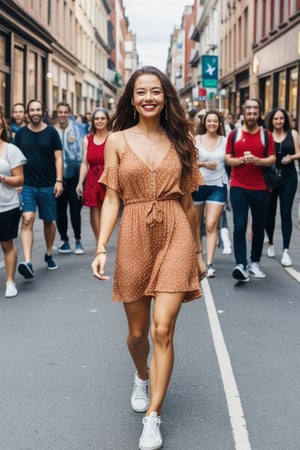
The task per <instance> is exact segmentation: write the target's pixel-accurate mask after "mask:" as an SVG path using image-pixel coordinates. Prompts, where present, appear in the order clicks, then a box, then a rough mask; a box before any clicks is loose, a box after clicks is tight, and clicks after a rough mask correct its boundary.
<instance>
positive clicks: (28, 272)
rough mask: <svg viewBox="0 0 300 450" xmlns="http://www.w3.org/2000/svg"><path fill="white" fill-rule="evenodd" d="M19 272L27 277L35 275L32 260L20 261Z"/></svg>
mask: <svg viewBox="0 0 300 450" xmlns="http://www.w3.org/2000/svg"><path fill="white" fill-rule="evenodd" d="M18 272H19V274H20V275H22V276H23V277H24V278H26V279H29V278H33V277H34V273H33V268H32V264H31V263H30V262H28V263H27V262H24V261H23V262H20V263H19V265H18Z"/></svg>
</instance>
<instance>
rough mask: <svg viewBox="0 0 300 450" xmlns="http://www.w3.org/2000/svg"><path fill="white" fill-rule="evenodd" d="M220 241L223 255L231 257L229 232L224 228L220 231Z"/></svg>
mask: <svg viewBox="0 0 300 450" xmlns="http://www.w3.org/2000/svg"><path fill="white" fill-rule="evenodd" d="M220 234H221V239H222V242H223V252H222V253H223V255H231V253H232V250H231V241H230V237H229V230H228V228H226V227H222V228H221V230H220Z"/></svg>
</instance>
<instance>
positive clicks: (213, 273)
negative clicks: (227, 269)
mask: <svg viewBox="0 0 300 450" xmlns="http://www.w3.org/2000/svg"><path fill="white" fill-rule="evenodd" d="M206 276H207V278H214V277H215V276H216V269H215V268H214V266H213V265H212V264H208V266H207V268H206Z"/></svg>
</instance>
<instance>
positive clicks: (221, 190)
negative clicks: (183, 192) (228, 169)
mask: <svg viewBox="0 0 300 450" xmlns="http://www.w3.org/2000/svg"><path fill="white" fill-rule="evenodd" d="M192 197H193V202H194V205H203V204H204V203H218V204H219V205H225V203H226V201H227V185H226V184H223V186H209V185H207V184H204V185H203V186H199V189H198V191H194V192H192Z"/></svg>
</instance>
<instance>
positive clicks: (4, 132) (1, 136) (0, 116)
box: [0, 111, 10, 142]
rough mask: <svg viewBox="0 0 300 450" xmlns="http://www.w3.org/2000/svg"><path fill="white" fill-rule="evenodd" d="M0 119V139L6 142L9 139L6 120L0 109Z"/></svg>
mask: <svg viewBox="0 0 300 450" xmlns="http://www.w3.org/2000/svg"><path fill="white" fill-rule="evenodd" d="M0 120H1V122H2V125H3V126H2V129H1V131H0V139H2V141H5V142H8V141H9V137H10V136H9V128H8V123H7V120H6V118H5V116H4V114H3V113H2V112H1V111H0Z"/></svg>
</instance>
